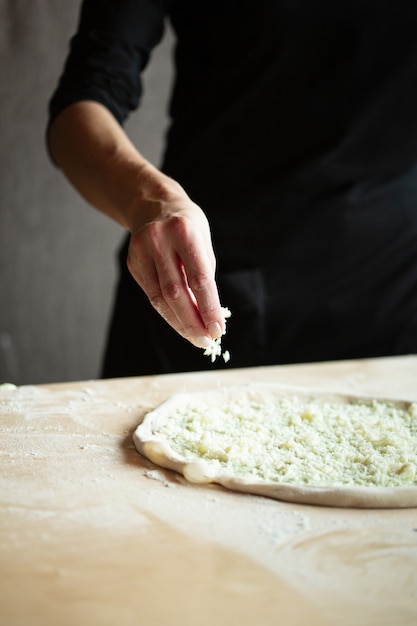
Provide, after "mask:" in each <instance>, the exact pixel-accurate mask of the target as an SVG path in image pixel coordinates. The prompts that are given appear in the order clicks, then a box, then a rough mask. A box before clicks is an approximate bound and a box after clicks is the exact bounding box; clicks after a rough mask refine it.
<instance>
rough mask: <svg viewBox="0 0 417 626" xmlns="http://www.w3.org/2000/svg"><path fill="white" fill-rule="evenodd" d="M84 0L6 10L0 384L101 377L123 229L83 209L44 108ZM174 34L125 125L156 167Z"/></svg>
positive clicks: (3, 4)
mask: <svg viewBox="0 0 417 626" xmlns="http://www.w3.org/2000/svg"><path fill="white" fill-rule="evenodd" d="M79 8H80V0H0V105H1V106H0V383H2V382H11V383H15V384H17V385H21V384H41V383H50V382H61V381H62V382H64V381H71V380H86V379H92V378H97V377H98V376H99V373H100V364H101V358H102V353H103V349H104V342H105V336H106V331H107V325H108V323H109V318H110V314H111V306H112V299H113V292H114V289H115V281H116V254H117V249H118V247H119V244H120V242H121V240H122V238H123V235H124V233H123V230H122V229H121V228H120V227H119V226H118V225H116V224H114V223H113V222H111V220H110V219H108V218H107V217H105V216H103V215H101V214H100V213H99V212H97V211H95V210H94V209H92V208H91V207H89V206H88V205H87V204H86V203H85V202H84V201H83V200H81V199H80V198H79V197H78V195H77V194H76V192H75V191H74V190H73V189H72V188H71V187H70V185H69V184H68V183H67V182H66V180H65V179H64V178H63V176H62V174H61V173H60V172H59V171H58V170H57V169H55V168H54V166H53V165H52V164H51V162H50V161H49V159H48V156H47V152H46V148H45V128H46V123H47V106H48V100H49V98H50V96H51V94H52V91H53V89H54V87H55V85H56V82H57V80H58V78H59V75H60V73H61V70H62V66H63V63H64V61H65V57H66V52H67V50H68V45H69V39H70V37H71V36H72V35H73V33H74V30H75V27H76V24H77V20H78V13H79ZM171 51H172V35H171V33H170V32H169V30H167V31H166V34H165V37H164V40H163V42H162V44H161V45H160V46H159V47H158V48H157V49H156V50H155V52H154V54H153V57H152V59H151V62H150V64H149V66H148V68H147V70H146V71H145V74H144V88H145V93H144V97H143V100H142V105H141V107H140V110H139V112H135V113H134V114H133V115H132V116H131V118H130V119H129V122H128V124H127V126H126V128H127V130H128V133H129V135H130V137H131V138H132V139H133V141H134V143H135V144H136V145H137V146H138V147H139V148H140V150H141V152H142V153H143V154H144V155H145V156H146V157H147V158H148V159H149V160H150V161H151V162H152V163H154V164H155V165H159V163H160V159H161V151H162V149H163V143H164V134H165V129H166V125H167V118H166V110H167V102H168V94H169V90H170V82H171V77H172V65H171Z"/></svg>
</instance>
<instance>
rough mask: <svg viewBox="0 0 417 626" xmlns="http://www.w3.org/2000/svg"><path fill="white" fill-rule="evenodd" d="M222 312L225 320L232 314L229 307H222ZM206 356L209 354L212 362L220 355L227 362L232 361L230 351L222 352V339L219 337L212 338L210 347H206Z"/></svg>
mask: <svg viewBox="0 0 417 626" xmlns="http://www.w3.org/2000/svg"><path fill="white" fill-rule="evenodd" d="M222 313H223V317H224V321H225V322H226V320H227V319H228V318H229V317H230V316H231V312H230V311H229V309H228V308H227V307H222ZM204 356H209V357H210V358H211V362H212V363H214V361H215V360H216V359H217V357H218V356H222V357H223V360H224V362H225V363H227V362H228V361H230V352H229V351H228V350H225V351H224V352H223V353H222V339H221V337H219V338H218V339H212V340H211V343H210V345H209V346H208V348H204Z"/></svg>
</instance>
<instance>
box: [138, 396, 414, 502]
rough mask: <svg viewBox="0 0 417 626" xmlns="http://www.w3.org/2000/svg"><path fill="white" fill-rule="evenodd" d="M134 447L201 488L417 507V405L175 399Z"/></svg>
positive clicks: (320, 399) (325, 399) (344, 399)
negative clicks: (215, 485) (220, 487)
mask: <svg viewBox="0 0 417 626" xmlns="http://www.w3.org/2000/svg"><path fill="white" fill-rule="evenodd" d="M133 438H134V443H135V446H136V448H137V450H138V451H139V452H140V453H141V454H143V455H144V456H146V457H147V458H149V459H150V460H151V461H153V462H154V463H156V464H157V465H160V466H163V467H165V468H168V469H172V470H174V471H176V472H179V473H181V474H182V475H183V476H184V477H185V478H186V479H187V480H188V481H190V482H193V483H218V484H220V485H223V486H224V487H226V488H228V489H232V490H235V491H242V492H246V493H251V494H257V495H262V496H266V497H270V498H276V499H278V500H285V501H290V502H299V503H305V504H317V505H327V506H338V507H369V508H372V507H378V508H383V507H385V508H386V507H388V508H396V507H413V506H417V403H409V402H408V403H407V402H399V401H389V400H375V399H370V398H362V397H354V396H342V395H335V394H323V393H320V394H313V393H312V392H308V391H303V390H301V389H297V388H288V387H281V386H276V385H269V384H254V385H245V386H238V387H230V388H222V389H217V390H212V391H208V392H196V393H182V394H177V395H174V396H172V397H171V398H170V399H168V400H167V401H166V402H164V403H163V404H161V405H160V406H159V407H158V408H157V409H155V410H154V411H152V412H150V413H148V414H147V415H146V416H145V418H144V420H143V422H142V423H141V424H140V425H139V426H138V428H137V429H136V431H135V433H134V436H133Z"/></svg>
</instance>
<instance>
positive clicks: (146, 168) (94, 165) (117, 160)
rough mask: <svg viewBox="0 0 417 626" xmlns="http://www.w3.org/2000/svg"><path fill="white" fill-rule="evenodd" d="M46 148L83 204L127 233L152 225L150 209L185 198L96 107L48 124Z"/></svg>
mask: <svg viewBox="0 0 417 626" xmlns="http://www.w3.org/2000/svg"><path fill="white" fill-rule="evenodd" d="M48 143H49V149H50V152H51V156H52V158H53V159H54V161H55V163H56V165H57V166H58V167H59V168H60V169H61V170H62V171H63V173H64V174H65V176H66V178H67V179H68V180H69V181H70V183H71V184H72V185H73V186H74V187H75V189H76V190H77V191H78V192H79V193H80V194H81V195H82V196H83V197H84V198H85V200H86V201H87V202H88V203H90V204H91V205H93V206H94V207H96V208H97V209H99V210H100V211H102V212H103V213H105V214H106V215H108V216H109V217H110V218H112V219H113V220H115V221H116V222H118V223H119V224H120V225H121V226H123V227H124V228H126V229H127V230H129V231H130V232H135V231H136V230H137V229H138V228H139V227H140V225H141V224H143V223H146V222H147V221H151V220H152V218H153V216H152V210H151V209H152V206H153V205H156V204H159V203H164V202H166V201H169V200H170V199H171V198H172V199H174V198H176V196H178V195H179V196H181V195H183V196H184V197H186V194H185V192H184V190H183V189H182V188H181V187H180V185H178V184H177V183H176V182H175V181H173V180H172V179H170V178H168V177H167V176H165V175H164V174H162V172H160V171H159V170H157V169H156V168H155V167H153V166H152V165H151V164H150V163H149V162H148V161H147V160H146V159H145V158H144V157H143V156H142V155H141V154H140V153H139V152H138V150H137V149H136V148H135V147H134V146H133V144H132V143H131V141H130V140H129V138H128V137H127V135H126V133H125V132H124V130H123V129H122V128H121V127H120V125H119V124H118V122H117V121H116V120H115V119H114V117H113V116H112V114H111V113H110V112H109V111H108V110H107V109H106V108H105V107H103V106H102V105H101V104H98V103H96V102H90V101H87V102H79V103H76V104H74V105H71V106H69V107H67V108H66V109H64V110H63V111H62V112H61V113H60V114H59V115H58V117H57V118H56V119H55V120H54V121H53V122H52V124H51V127H50V129H49V134H48Z"/></svg>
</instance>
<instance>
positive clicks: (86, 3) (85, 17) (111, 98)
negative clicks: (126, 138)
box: [49, 0, 168, 124]
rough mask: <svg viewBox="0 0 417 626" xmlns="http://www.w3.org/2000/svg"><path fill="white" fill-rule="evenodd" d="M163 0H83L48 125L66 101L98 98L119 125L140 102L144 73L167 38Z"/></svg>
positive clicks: (165, 11)
mask: <svg viewBox="0 0 417 626" xmlns="http://www.w3.org/2000/svg"><path fill="white" fill-rule="evenodd" d="M167 4H168V2H167V1H164V0H83V3H82V6H81V13H80V18H79V23H78V29H77V32H76V34H75V36H74V37H73V38H72V40H71V45H70V51H69V55H68V58H67V60H66V63H65V67H64V71H63V73H62V76H61V78H60V80H59V83H58V86H57V88H56V90H55V92H54V94H53V96H52V98H51V100H50V102H49V124H50V123H51V121H52V120H53V119H54V117H55V116H56V115H57V114H58V113H59V112H60V111H62V109H64V108H65V107H66V106H68V105H70V104H73V103H74V102H78V101H80V100H94V101H96V102H100V103H101V104H103V105H104V106H105V107H107V108H108V109H109V110H110V111H111V113H113V115H114V116H115V118H116V119H117V120H118V122H119V123H120V124H122V123H123V122H124V120H125V119H126V117H127V116H128V114H129V112H130V111H133V110H134V109H135V108H137V107H138V105H139V101H140V96H141V94H142V85H141V78H140V73H141V71H142V70H143V69H144V67H145V66H146V64H147V62H148V59H149V55H150V53H151V50H152V48H153V47H155V46H156V45H157V44H158V43H159V41H160V40H161V38H162V34H163V30H164V18H165V15H166V13H167Z"/></svg>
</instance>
